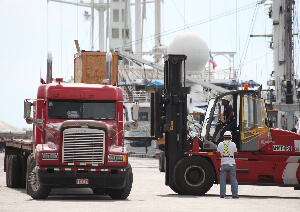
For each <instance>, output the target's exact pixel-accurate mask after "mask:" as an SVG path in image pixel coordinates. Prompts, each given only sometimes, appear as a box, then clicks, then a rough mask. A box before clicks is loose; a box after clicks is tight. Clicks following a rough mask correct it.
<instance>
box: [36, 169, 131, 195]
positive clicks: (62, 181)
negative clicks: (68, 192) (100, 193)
mask: <svg viewBox="0 0 300 212" xmlns="http://www.w3.org/2000/svg"><path fill="white" fill-rule="evenodd" d="M36 171H37V177H38V180H39V182H40V183H41V184H43V185H47V186H50V187H72V188H76V187H81V188H113V189H120V188H124V187H125V183H126V168H124V167H119V168H117V167H113V168H112V167H101V169H99V168H98V169H93V168H86V167H85V168H82V169H79V168H53V167H47V168H45V167H39V166H37V170H36ZM80 179H83V180H84V182H88V184H78V180H80ZM80 182H82V181H80Z"/></svg>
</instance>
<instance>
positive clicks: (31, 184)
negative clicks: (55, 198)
mask: <svg viewBox="0 0 300 212" xmlns="http://www.w3.org/2000/svg"><path fill="white" fill-rule="evenodd" d="M26 188H27V193H28V194H29V195H30V196H31V197H32V198H33V199H46V198H47V197H48V196H49V194H50V192H51V189H50V188H49V187H47V186H45V185H42V184H40V182H39V181H38V178H37V173H36V162H35V159H31V160H30V162H29V164H28V167H27V174H26Z"/></svg>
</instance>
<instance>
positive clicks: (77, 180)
mask: <svg viewBox="0 0 300 212" xmlns="http://www.w3.org/2000/svg"><path fill="white" fill-rule="evenodd" d="M76 184H89V179H76Z"/></svg>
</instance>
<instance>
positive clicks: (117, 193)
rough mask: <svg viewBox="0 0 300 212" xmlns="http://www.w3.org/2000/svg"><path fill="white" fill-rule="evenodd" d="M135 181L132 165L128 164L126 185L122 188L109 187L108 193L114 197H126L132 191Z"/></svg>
mask: <svg viewBox="0 0 300 212" xmlns="http://www.w3.org/2000/svg"><path fill="white" fill-rule="evenodd" d="M132 183H133V174H132V168H131V165H130V164H128V166H127V169H126V183H125V187H124V188H121V189H107V191H106V192H105V193H107V194H108V195H109V196H110V197H111V198H112V199H126V198H127V197H128V196H129V194H130V191H131V188H132Z"/></svg>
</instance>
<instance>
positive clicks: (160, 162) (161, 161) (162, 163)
mask: <svg viewBox="0 0 300 212" xmlns="http://www.w3.org/2000/svg"><path fill="white" fill-rule="evenodd" d="M158 169H159V171H160V172H165V152H160V153H159V158H158Z"/></svg>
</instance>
